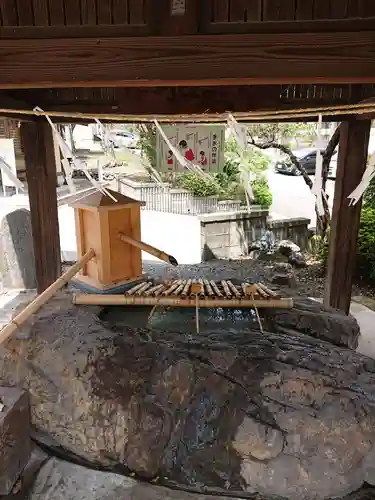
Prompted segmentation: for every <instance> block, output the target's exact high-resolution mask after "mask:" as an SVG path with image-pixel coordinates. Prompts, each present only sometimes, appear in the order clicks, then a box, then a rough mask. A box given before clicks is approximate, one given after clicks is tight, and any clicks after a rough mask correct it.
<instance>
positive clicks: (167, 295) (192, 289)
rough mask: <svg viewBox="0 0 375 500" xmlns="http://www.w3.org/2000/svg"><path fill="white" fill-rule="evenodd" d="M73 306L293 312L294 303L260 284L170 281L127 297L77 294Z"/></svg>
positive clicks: (150, 285) (141, 288) (148, 284)
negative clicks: (257, 309) (290, 309)
mask: <svg viewBox="0 0 375 500" xmlns="http://www.w3.org/2000/svg"><path fill="white" fill-rule="evenodd" d="M73 302H74V304H80V305H81V304H82V305H83V304H88V305H89V304H96V305H102V306H106V305H122V306H127V305H129V306H130V305H132V306H133V305H136V306H165V307H195V308H197V307H199V308H200V307H225V308H265V307H268V308H284V309H286V308H291V307H293V300H292V299H288V298H282V297H280V295H278V294H277V293H276V292H274V291H273V290H270V289H268V288H267V287H265V286H264V285H262V284H261V283H241V285H234V284H233V283H232V282H231V281H226V280H221V281H220V282H219V281H218V282H215V281H208V280H206V279H188V280H182V279H179V280H174V281H167V282H165V283H162V284H159V285H156V286H155V285H153V283H152V282H147V281H145V282H143V283H140V284H138V285H136V286H135V287H133V288H131V289H130V290H128V291H127V292H125V294H124V295H107V294H106V295H89V294H77V295H75V296H74V298H73Z"/></svg>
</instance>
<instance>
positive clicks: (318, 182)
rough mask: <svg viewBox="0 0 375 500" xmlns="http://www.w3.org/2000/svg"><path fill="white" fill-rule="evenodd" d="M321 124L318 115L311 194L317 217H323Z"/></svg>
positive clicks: (322, 145)
mask: <svg viewBox="0 0 375 500" xmlns="http://www.w3.org/2000/svg"><path fill="white" fill-rule="evenodd" d="M322 123H323V117H322V115H319V120H318V127H317V131H316V133H317V139H316V166H315V179H314V184H313V187H312V189H311V192H312V193H313V194H315V196H316V208H317V212H318V215H324V206H323V197H324V196H325V193H324V191H323V156H322V153H321V150H322V149H323V148H324V141H323V137H322Z"/></svg>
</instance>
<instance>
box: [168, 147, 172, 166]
mask: <svg viewBox="0 0 375 500" xmlns="http://www.w3.org/2000/svg"><path fill="white" fill-rule="evenodd" d="M168 165H173V153H172V151H171V150H169V151H168Z"/></svg>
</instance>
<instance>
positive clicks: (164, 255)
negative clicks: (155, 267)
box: [119, 233, 178, 266]
mask: <svg viewBox="0 0 375 500" xmlns="http://www.w3.org/2000/svg"><path fill="white" fill-rule="evenodd" d="M119 238H120V240H121V241H123V242H124V243H127V244H128V245H132V246H133V247H136V248H139V249H140V250H143V251H144V252H147V253H149V254H150V255H153V256H154V257H157V258H158V259H160V260H163V261H164V262H168V264H171V265H172V266H178V262H177V260H176V259H175V258H174V257H173V256H172V255H168V254H167V253H165V252H162V251H161V250H159V249H158V248H155V247H153V246H151V245H148V244H147V243H143V241H139V240H135V239H134V238H131V237H130V236H127V235H126V234H124V233H119Z"/></svg>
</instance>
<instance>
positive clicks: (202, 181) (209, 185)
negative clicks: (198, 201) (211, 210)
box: [178, 172, 221, 197]
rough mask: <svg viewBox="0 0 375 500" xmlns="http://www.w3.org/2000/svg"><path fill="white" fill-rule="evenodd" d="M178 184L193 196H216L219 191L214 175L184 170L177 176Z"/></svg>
mask: <svg viewBox="0 0 375 500" xmlns="http://www.w3.org/2000/svg"><path fill="white" fill-rule="evenodd" d="M178 185H179V186H180V187H181V188H183V189H186V190H187V191H189V192H190V193H191V194H193V195H194V196H201V197H204V196H218V195H219V194H220V192H221V188H220V185H219V183H218V182H217V181H216V179H215V178H214V177H211V176H209V175H207V176H204V177H203V176H202V175H200V174H197V173H195V172H186V173H185V174H182V175H181V176H180V177H179V178H178Z"/></svg>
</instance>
